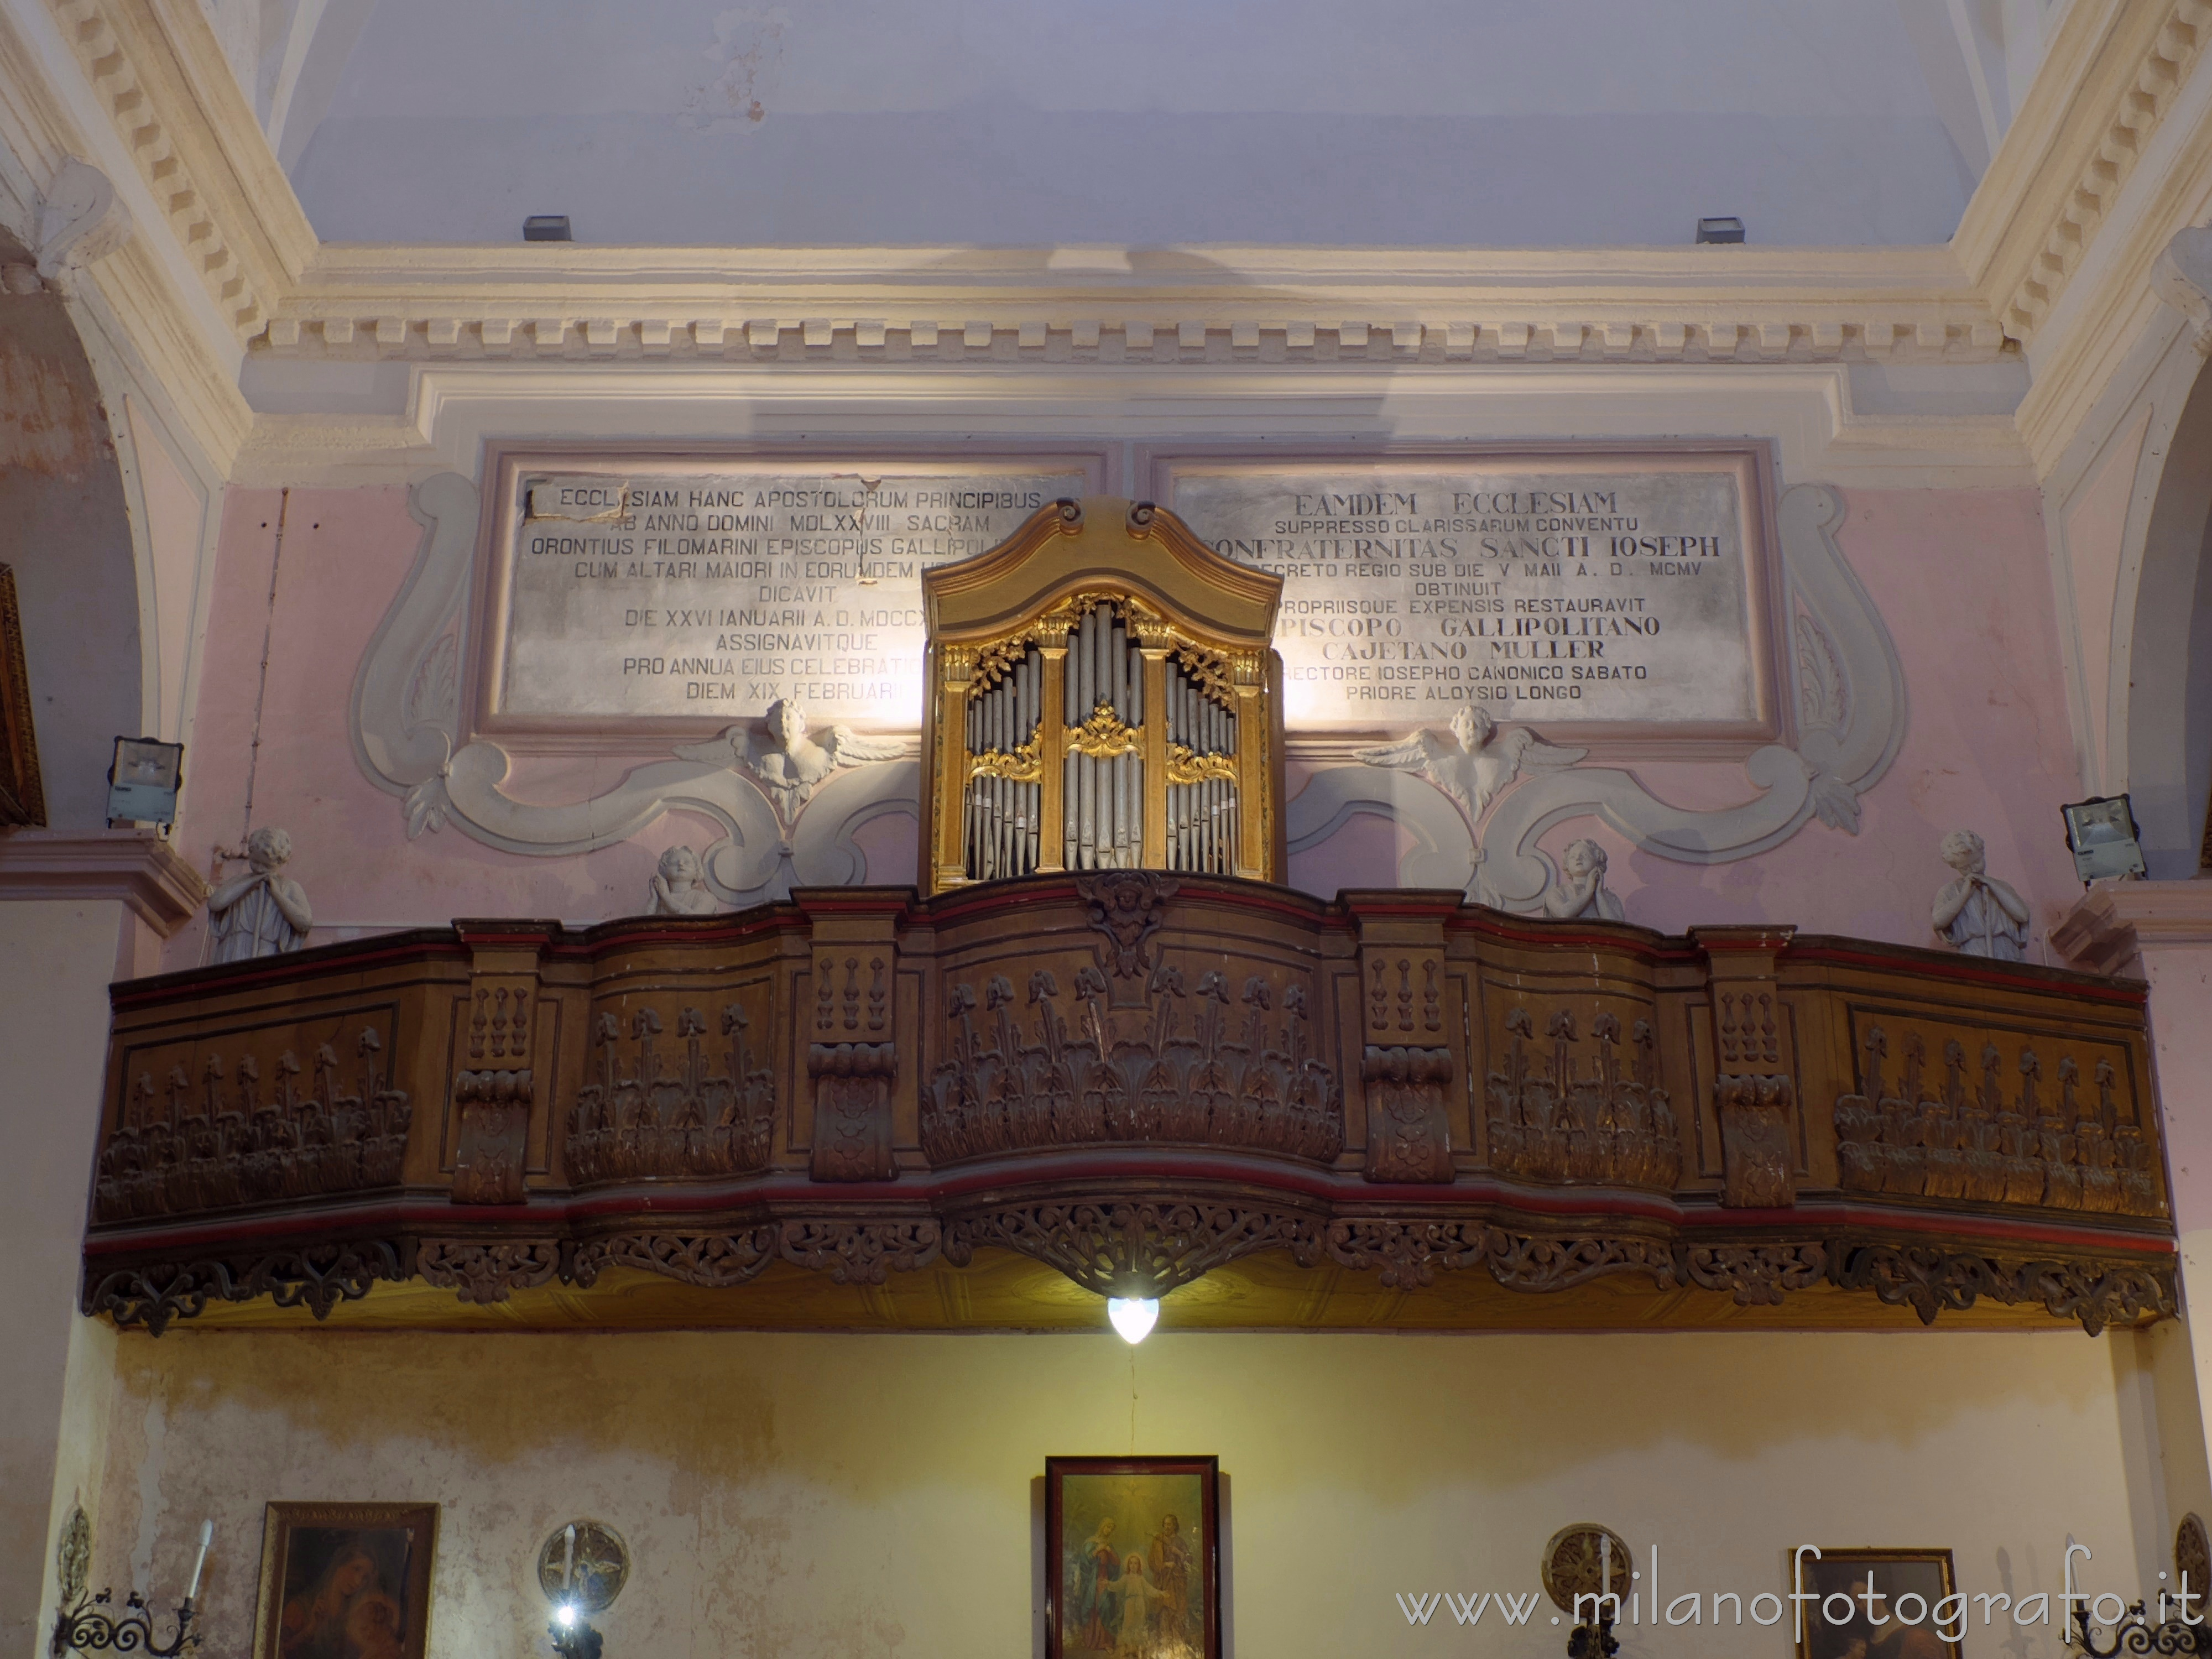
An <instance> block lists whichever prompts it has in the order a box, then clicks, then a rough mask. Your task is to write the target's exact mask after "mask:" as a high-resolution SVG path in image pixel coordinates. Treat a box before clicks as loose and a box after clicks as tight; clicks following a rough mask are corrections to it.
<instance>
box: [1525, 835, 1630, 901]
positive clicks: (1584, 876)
mask: <svg viewBox="0 0 2212 1659" xmlns="http://www.w3.org/2000/svg"><path fill="white" fill-rule="evenodd" d="M1605 866H1606V856H1605V848H1602V847H1601V846H1599V845H1598V844H1597V843H1596V842H1594V841H1591V840H1589V839H1588V838H1587V837H1585V838H1584V839H1583V840H1581V841H1571V842H1568V843H1567V848H1566V851H1565V852H1564V853H1562V854H1560V855H1559V880H1557V881H1555V882H1553V884H1552V885H1551V886H1549V887H1547V889H1545V890H1544V914H1545V915H1547V916H1551V917H1553V918H1555V919H1557V920H1559V921H1626V920H1627V916H1628V913H1627V911H1626V909H1624V908H1622V905H1621V902H1620V895H1619V894H1618V893H1615V892H1613V890H1611V889H1609V888H1607V886H1606V884H1605Z"/></svg>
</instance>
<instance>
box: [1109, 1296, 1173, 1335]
mask: <svg viewBox="0 0 2212 1659" xmlns="http://www.w3.org/2000/svg"><path fill="white" fill-rule="evenodd" d="M1159 1316H1160V1304H1158V1302H1157V1301H1155V1300H1154V1299H1153V1298H1152V1297H1149V1296H1116V1297H1109V1298H1108V1299H1107V1303H1106V1317H1107V1318H1109V1319H1110V1320H1112V1321H1113V1322H1114V1328H1115V1330H1117V1331H1119V1332H1121V1340H1123V1341H1124V1342H1127V1343H1130V1344H1132V1345H1134V1344H1136V1343H1139V1342H1141V1341H1143V1340H1145V1339H1146V1337H1148V1336H1150V1335H1151V1334H1152V1322H1153V1321H1154V1320H1156V1319H1158V1317H1159Z"/></svg>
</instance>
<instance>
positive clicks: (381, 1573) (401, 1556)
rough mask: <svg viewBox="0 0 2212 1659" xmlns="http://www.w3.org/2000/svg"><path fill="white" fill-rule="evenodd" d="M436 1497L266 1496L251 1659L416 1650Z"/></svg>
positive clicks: (407, 1657) (426, 1599) (414, 1658)
mask: <svg viewBox="0 0 2212 1659" xmlns="http://www.w3.org/2000/svg"><path fill="white" fill-rule="evenodd" d="M437 1547H438V1506H437V1505H436V1504H270V1506H269V1518H268V1520H267V1522H265V1524H264V1530H263V1533H262V1541H261V1607H260V1611H259V1613H258V1616H257V1618H256V1619H255V1621H254V1626H253V1659H422V1649H423V1644H424V1642H425V1640H426V1638H428V1635H429V1632H430V1564H431V1559H432V1557H433V1555H434V1554H435V1552H436V1550H437Z"/></svg>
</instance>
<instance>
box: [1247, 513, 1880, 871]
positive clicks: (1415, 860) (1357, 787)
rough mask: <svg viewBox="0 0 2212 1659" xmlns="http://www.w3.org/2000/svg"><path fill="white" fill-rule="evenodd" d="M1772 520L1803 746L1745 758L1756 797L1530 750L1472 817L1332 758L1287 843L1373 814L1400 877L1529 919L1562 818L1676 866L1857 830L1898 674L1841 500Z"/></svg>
mask: <svg viewBox="0 0 2212 1659" xmlns="http://www.w3.org/2000/svg"><path fill="white" fill-rule="evenodd" d="M1778 516H1779V518H1780V521H1781V532H1782V536H1781V540H1782V565H1783V573H1784V605H1785V607H1786V610H1787V613H1788V614H1789V615H1790V618H1791V627H1790V633H1789V638H1788V651H1789V659H1788V662H1787V668H1788V670H1789V671H1790V674H1789V678H1790V683H1791V684H1792V685H1793V686H1794V689H1795V690H1796V700H1797V720H1796V727H1797V741H1796V746H1795V747H1791V746H1790V745H1787V744H1767V745H1766V746H1765V747H1764V748H1761V749H1758V750H1753V752H1752V753H1751V755H1749V756H1748V757H1747V758H1746V759H1745V761H1744V763H1743V769H1744V775H1745V778H1746V781H1747V782H1748V783H1749V784H1750V785H1751V787H1752V788H1753V790H1754V791H1755V793H1753V795H1751V797H1750V798H1749V799H1746V800H1744V801H1742V802H1741V803H1739V804H1738V805H1733V806H1726V807H1720V808H1715V809H1710V810H1692V809H1688V808H1684V807H1679V806H1674V805H1669V804H1668V803H1667V802H1665V801H1662V800H1661V799H1658V798H1657V797H1656V796H1655V795H1653V794H1652V793H1650V790H1648V789H1646V788H1645V787H1644V785H1643V784H1642V783H1641V782H1639V781H1638V779H1637V777H1636V775H1635V774H1634V773H1633V772H1631V771H1629V770H1627V769H1625V768H1616V767H1604V766H1589V765H1583V764H1574V765H1553V766H1547V767H1545V768H1542V769H1534V770H1532V769H1529V768H1528V765H1527V764H1526V762H1525V759H1524V762H1523V763H1522V765H1521V766H1519V767H1516V768H1515V769H1512V770H1511V771H1510V772H1509V773H1507V774H1505V775H1504V777H1503V778H1502V779H1501V781H1499V782H1498V785H1497V787H1496V791H1495V795H1494V799H1492V800H1491V801H1490V803H1489V811H1488V816H1487V817H1486V819H1484V820H1483V821H1482V822H1481V823H1480V824H1478V825H1470V824H1469V823H1468V820H1467V819H1466V818H1465V817H1463V816H1462V812H1461V811H1459V810H1458V808H1457V806H1456V805H1455V800H1454V799H1447V798H1446V792H1445V791H1444V789H1443V786H1442V785H1441V784H1439V785H1438V786H1437V787H1428V786H1426V785H1424V784H1419V783H1416V782H1414V781H1413V780H1412V779H1411V778H1401V777H1399V776H1398V775H1396V774H1395V773H1394V772H1392V771H1389V770H1378V769H1376V767H1374V766H1372V765H1362V766H1346V767H1336V768H1332V769H1329V770H1328V771H1325V772H1322V773H1320V774H1319V775H1316V777H1315V778H1314V779H1313V781H1311V782H1310V783H1309V784H1308V785H1307V786H1306V787H1305V788H1304V790H1303V791H1301V792H1300V793H1299V794H1298V795H1297V798H1296V799H1294V800H1292V801H1291V804H1290V807H1289V809H1288V811H1287V812H1286V814H1285V818H1286V824H1285V828H1286V829H1287V831H1288V841H1289V850H1290V851H1291V852H1292V853H1298V852H1302V851H1304V850H1305V849H1306V848H1310V847H1314V846H1317V845H1319V844H1320V843H1321V842H1323V841H1325V840H1327V839H1328V836H1331V835H1333V834H1334V833H1335V831H1336V830H1337V829H1339V828H1340V827H1341V826H1342V825H1343V824H1344V823H1345V822H1346V820H1347V819H1348V818H1350V817H1352V816H1353V815H1354V814H1357V813H1359V812H1377V811H1379V812H1382V813H1384V814H1386V815H1387V816H1389V817H1393V818H1395V820H1396V822H1397V823H1398V825H1399V827H1400V828H1401V829H1407V830H1408V831H1410V832H1411V835H1412V838H1413V845H1412V847H1411V848H1409V849H1408V850H1407V853H1406V854H1405V855H1404V856H1403V857H1402V858H1401V860H1400V861H1399V869H1398V878H1399V880H1400V881H1401V883H1402V884H1406V885H1408V886H1421V887H1461V888H1463V889H1465V890H1467V892H1468V895H1469V896H1471V897H1473V898H1474V899H1476V900H1477V901H1478V902H1481V903H1485V904H1490V905H1494V906H1497V907H1498V908H1501V909H1506V910H1516V911H1521V912H1523V913H1532V912H1536V911H1541V910H1543V909H1545V908H1547V899H1550V898H1552V897H1553V896H1554V895H1555V894H1558V893H1560V892H1561V891H1563V888H1562V884H1561V880H1560V876H1559V871H1558V869H1557V868H1556V867H1555V866H1554V865H1553V862H1552V860H1551V858H1550V857H1549V855H1547V854H1545V853H1544V852H1543V851H1542V850H1541V849H1540V848H1538V846H1537V844H1536V843H1537V842H1538V840H1539V839H1540V838H1541V836H1543V835H1544V834H1545V832H1546V831H1547V830H1549V829H1551V828H1552V827H1553V825H1555V824H1559V823H1565V821H1566V820H1568V819H1570V818H1577V817H1597V818H1601V819H1603V820H1604V821H1605V823H1607V825H1608V826H1610V827H1611V828H1612V829H1613V830H1615V831H1616V832H1617V833H1619V834H1620V836H1623V837H1624V838H1626V840H1627V841H1628V842H1630V843H1631V844H1632V845H1633V846H1635V847H1637V848H1639V849H1641V850H1642V851H1644V852H1647V853H1650V854H1655V855H1656V856H1657V857H1660V858H1664V859H1672V860H1676V861H1678V862H1680V863H1684V864H1725V863H1729V862H1732V861H1733V860H1737V859H1746V858H1752V857H1755V856H1756V855H1757V854H1760V853H1764V852H1766V851H1768V850H1770V849H1771V848H1776V847H1778V846H1780V845H1781V844H1782V843H1783V842H1785V841H1788V840H1789V839H1790V837H1791V836H1794V835H1796V833H1797V832H1798V830H1800V829H1803V828H1804V827H1805V825H1806V824H1807V823H1809V822H1810V821H1811V820H1812V819H1814V818H1815V817H1818V818H1819V819H1820V821H1821V822H1822V823H1826V824H1827V825H1828V826H1829V827H1830V828H1832V829H1841V830H1843V831H1844V832H1845V833H1846V834H1849V835H1856V834H1857V833H1858V824H1859V806H1858V800H1859V797H1860V796H1861V795H1863V794H1864V793H1866V792H1867V791H1868V790H1869V789H1871V788H1873V787H1874V786H1875V784H1876V783H1877V782H1878V781H1881V776H1882V775H1883V774H1884V773H1885V772H1887V770H1888V769H1889V765H1890V763H1891V762H1892V761H1893V760H1894V759H1895V758H1896V757H1897V751H1898V748H1899V745H1900V744H1902V743H1903V742H1904V740H1905V674H1904V670H1903V669H1902V667H1901V666H1900V665H1899V662H1898V658H1897V648H1896V647H1895V646H1894V645H1893V643H1892V642H1891V641H1890V637H1889V630H1888V629H1887V628H1885V627H1884V626H1883V625H1882V620H1881V613H1880V612H1879V611H1876V610H1875V607H1874V602H1873V600H1871V599H1869V598H1868V597H1867V592H1866V590H1865V589H1864V588H1863V586H1860V584H1859V580H1858V578H1857V576H1856V575H1855V574H1853V573H1852V571H1851V568H1850V565H1849V564H1848V563H1847V562H1845V561H1844V555H1843V550H1842V549H1841V548H1840V547H1839V546H1838V545H1837V543H1836V538H1835V530H1836V526H1838V525H1839V524H1841V523H1842V522H1843V517H1844V503H1843V499H1842V497H1841V496H1840V495H1838V493H1837V492H1836V491H1835V490H1834V489H1831V488H1830V487H1828V486H1827V485H1826V484H1799V485H1797V486H1796V487H1795V488H1793V489H1790V491H1789V492H1788V493H1787V494H1785V495H1784V496H1783V498H1782V504H1781V510H1780V513H1779V515H1778ZM1462 746H1465V745H1464V740H1462ZM1424 797H1425V799H1424Z"/></svg>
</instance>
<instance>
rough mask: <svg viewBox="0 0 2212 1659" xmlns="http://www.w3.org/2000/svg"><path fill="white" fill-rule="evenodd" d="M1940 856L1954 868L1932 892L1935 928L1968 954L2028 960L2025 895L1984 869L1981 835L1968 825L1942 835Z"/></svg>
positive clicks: (2021, 960)
mask: <svg viewBox="0 0 2212 1659" xmlns="http://www.w3.org/2000/svg"><path fill="white" fill-rule="evenodd" d="M1942 854H1943V862H1944V863H1946V864H1948V865H1949V866H1951V867H1952V868H1953V869H1954V870H1955V871H1957V872H1959V873H1958V875H1957V877H1956V878H1954V879H1953V880H1951V881H1948V882H1947V883H1945V884H1944V886H1943V890H1942V892H1940V893H1938V894H1936V908H1935V910H1934V913H1933V918H1932V919H1933V921H1934V922H1935V924H1936V932H1937V933H1941V934H1942V936H1943V937H1944V938H1945V939H1948V940H1949V941H1950V942H1951V943H1952V944H1953V945H1956V946H1957V947H1958V948H1959V949H1960V951H1963V952H1965V953H1966V955H1967V956H1970V957H1994V958H1996V960H1997V961H1999V962H2025V961H2027V919H2028V908H2027V900H2026V899H2024V898H2022V897H2021V896H2020V894H2019V893H2018V892H2017V891H2016V890H2015V889H2014V888H2013V886H2012V884H2010V883H2008V882H2002V881H1999V880H1998V879H1997V878H1996V877H1995V876H1992V875H1990V874H1989V873H1988V862H1989V860H1988V854H1987V851H1986V849H1985V848H1984V847H1983V845H1982V838H1981V837H1980V836H1978V835H1976V834H1975V833H1974V832H1973V831H1972V830H1971V829H1954V830H1953V831H1952V832H1951V833H1950V834H1949V835H1948V836H1944V837H1943V846H1942Z"/></svg>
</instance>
